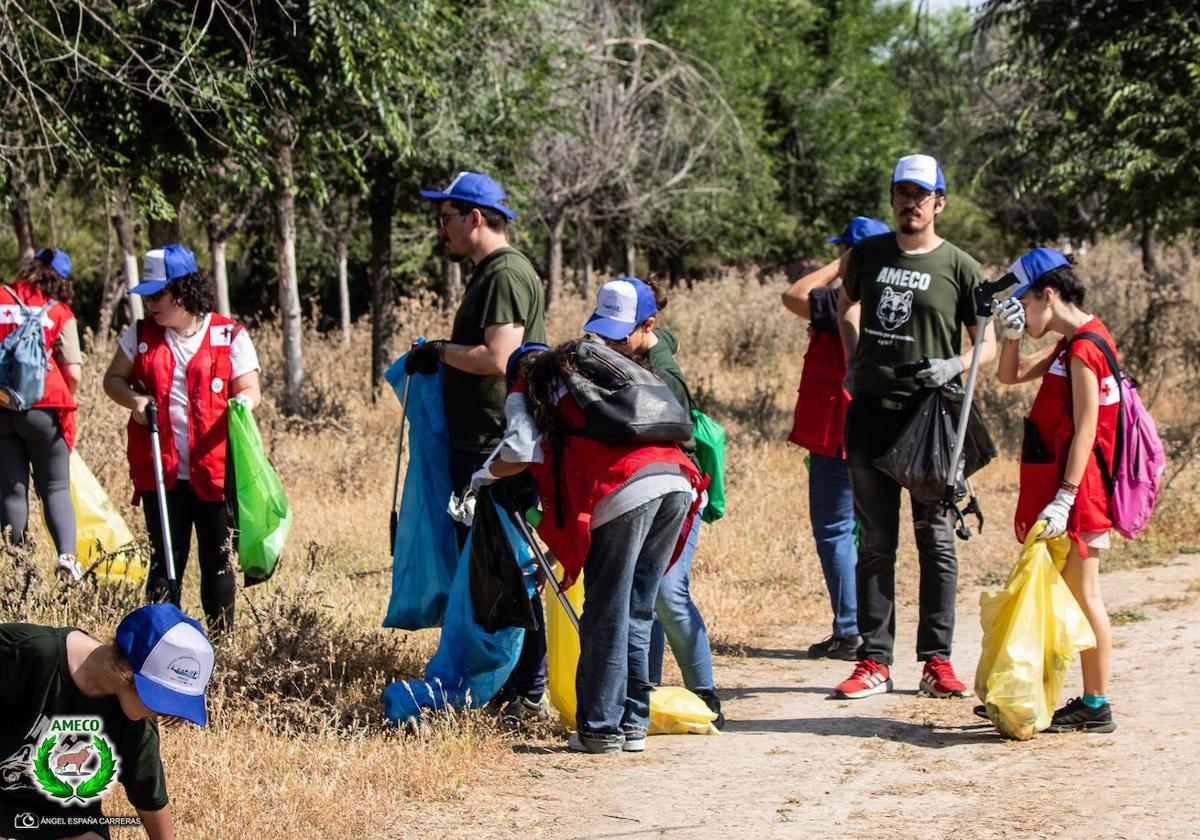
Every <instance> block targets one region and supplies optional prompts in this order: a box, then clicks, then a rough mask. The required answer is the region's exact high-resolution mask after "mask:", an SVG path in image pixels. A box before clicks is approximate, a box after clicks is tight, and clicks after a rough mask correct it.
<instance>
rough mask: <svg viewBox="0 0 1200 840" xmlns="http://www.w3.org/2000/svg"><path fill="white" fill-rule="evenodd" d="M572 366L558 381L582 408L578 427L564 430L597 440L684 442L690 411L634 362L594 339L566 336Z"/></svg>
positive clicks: (689, 420)
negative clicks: (572, 338) (568, 340)
mask: <svg viewBox="0 0 1200 840" xmlns="http://www.w3.org/2000/svg"><path fill="white" fill-rule="evenodd" d="M570 349H571V355H572V357H573V359H574V362H575V365H574V367H575V369H574V370H564V371H563V373H562V378H563V381H564V382H565V383H566V386H567V390H568V391H570V393H571V396H572V397H573V398H574V399H575V403H576V404H577V405H578V406H579V409H580V410H581V411H582V412H583V416H584V427H583V428H582V429H571V430H568V434H581V435H583V436H585V437H589V438H592V439H593V440H598V441H600V442H601V443H663V442H668V441H675V442H678V443H684V442H686V441H688V440H689V439H690V438H691V437H692V417H691V415H690V414H689V413H688V412H687V411H685V410H684V408H683V406H681V405H680V404H679V400H677V399H675V395H674V394H672V393H671V389H670V388H668V387H667V386H666V384H665V383H664V382H663V381H662V380H661V379H659V378H658V377H657V376H655V375H654V374H653V373H651V372H650V371H648V370H646V369H645V368H644V367H642V366H641V365H639V364H638V363H637V362H635V361H633V360H632V359H629V358H627V357H625V356H622V355H621V354H620V353H618V352H617V351H616V350H611V349H609V348H608V347H605V346H604V345H603V344H600V343H598V342H595V341H587V340H582V339H581V340H579V341H574V342H571V346H570Z"/></svg>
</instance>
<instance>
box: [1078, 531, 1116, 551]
mask: <svg viewBox="0 0 1200 840" xmlns="http://www.w3.org/2000/svg"><path fill="white" fill-rule="evenodd" d="M1108 534H1109V532H1108V531H1081V532H1080V534H1079V539H1080V540H1081V541H1082V542H1083V544H1084V545H1086V546H1087V547H1088V548H1098V549H1100V550H1101V551H1108V549H1110V548H1112V540H1111V539H1109V536H1108Z"/></svg>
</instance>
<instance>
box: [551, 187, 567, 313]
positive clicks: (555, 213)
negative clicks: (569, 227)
mask: <svg viewBox="0 0 1200 840" xmlns="http://www.w3.org/2000/svg"><path fill="white" fill-rule="evenodd" d="M566 220H567V216H566V212H565V211H564V209H563V208H561V207H555V208H553V209H552V210H551V211H550V221H549V223H548V224H547V225H546V231H547V234H548V236H547V238H546V311H547V312H550V310H551V309H552V308H553V307H554V302H555V301H557V300H558V294H559V291H560V290H561V289H562V274H563V227H564V226H565V223H566Z"/></svg>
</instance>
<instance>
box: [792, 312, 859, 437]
mask: <svg viewBox="0 0 1200 840" xmlns="http://www.w3.org/2000/svg"><path fill="white" fill-rule="evenodd" d="M845 379H846V355H845V351H843V350H842V340H841V338H840V337H839V336H837V335H835V334H834V333H830V332H823V331H821V332H819V331H816V330H813V331H812V333H811V337H810V338H809V341H808V350H807V351H806V352H805V353H804V369H803V370H802V371H801V373H800V387H799V388H798V389H797V394H796V408H795V411H794V413H793V416H792V433H791V434H790V435H788V441H789V442H790V443H794V444H796V445H797V446H803V447H804V448H805V449H807V450H808V451H809V452H812V453H814V454H816V455H824V456H826V457H829V458H836V457H840V456H841V455H842V439H843V437H844V435H845V429H846V406H847V405H849V403H850V395H849V394H847V393H846V389H845V388H844V387H843V382H844V380H845Z"/></svg>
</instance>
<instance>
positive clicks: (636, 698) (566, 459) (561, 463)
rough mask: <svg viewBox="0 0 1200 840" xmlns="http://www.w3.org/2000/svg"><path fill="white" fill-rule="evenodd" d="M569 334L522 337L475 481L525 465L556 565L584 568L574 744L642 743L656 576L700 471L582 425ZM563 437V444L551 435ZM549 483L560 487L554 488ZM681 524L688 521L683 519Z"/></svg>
mask: <svg viewBox="0 0 1200 840" xmlns="http://www.w3.org/2000/svg"><path fill="white" fill-rule="evenodd" d="M571 348H572V343H570V342H568V343H567V344H564V345H560V346H559V347H557V348H555V349H554V350H548V349H545V348H544V346H543V345H534V346H532V347H531V346H530V345H522V346H521V347H519V348H518V349H517V350H516V352H514V353H513V359H512V360H510V362H509V370H511V371H512V375H511V377H510V379H511V381H513V382H514V385H513V387H512V393H510V394H509V397H508V400H507V401H506V402H505V417H506V421H507V426H506V429H505V433H504V438H503V440H502V441H501V444H500V447H499V450H498V457H497V458H496V459H495V460H493V461H492V462H491V463H490V465H488V466H485V467H483V468H482V469H481V470H479V472H477V473H476V474H475V476H473V477H472V479H471V486H472V488H478V487H479V486H482V485H484V484H488V483H490V482H492V481H494V480H496V479H497V478H500V477H503V476H507V475H514V474H516V473H518V472H520V471H522V470H524V469H526V468H528V469H530V471H531V472H532V473H533V476H534V478H535V479H536V480H537V485H538V490H539V493H540V495H541V502H542V520H541V522H540V524H539V525H538V533H539V534H540V535H541V537H542V539H543V540H545V542H546V545H547V546H548V547H549V548H550V550H551V551H552V552H554V555H555V557H556V558H557V559H558V561H559V562H560V563H561V564H562V566H563V585H564V586H570V585H571V584H572V583H574V582H575V579H576V578H577V577H578V576H579V573H580V571H583V572H584V573H585V576H586V578H587V590H586V592H585V593H584V602H583V615H582V616H581V617H580V622H579V644H580V653H579V668H578V671H577V673H576V679H575V692H576V696H577V711H576V726H577V731H576V732H575V733H573V734H572V735H571V737H570V740H569V741H568V746H569V748H570V749H572V750H575V751H577V752H591V753H611V752H621V751H625V752H641V751H642V750H644V749H645V748H646V731H647V729H648V728H649V725H650V690H651V684H650V673H649V647H650V625H651V623H652V621H653V619H654V601H655V597H656V596H657V594H658V585H659V581H660V580H661V579H662V576H663V574H664V573H665V572H666V571H667V568H668V567H669V566H670V564H671V562H673V561H674V560H675V558H677V557H678V556H679V553H680V552H681V551H682V549H683V544H684V540H685V538H686V535H687V531H688V530H689V528H690V525H691V522H692V518H693V517H694V516H695V515H696V514H697V512H698V507H699V501H700V497H699V492H698V491H699V489H702V482H701V479H700V474H699V472H698V471H697V470H696V467H695V465H693V464H692V462H691V460H690V459H689V458H688V457H687V456H686V455H685V454H683V451H682V450H681V449H680V448H679V446H677V445H676V444H673V443H660V444H654V443H634V444H621V445H613V444H605V443H601V442H599V441H596V440H592V439H591V438H588V437H584V436H583V435H581V434H561V432H562V431H563V430H567V429H581V428H583V426H584V416H583V412H582V411H581V410H580V409H579V406H578V405H576V403H575V400H574V399H573V398H572V397H571V396H570V394H569V393H568V392H567V390H566V386H565V385H564V384H563V382H562V371H563V370H564V369H569V366H570V365H571V364H572V353H571ZM555 439H561V445H560V446H554V445H551V441H553V440H555ZM556 488H557V489H556ZM685 526H688V527H685Z"/></svg>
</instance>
